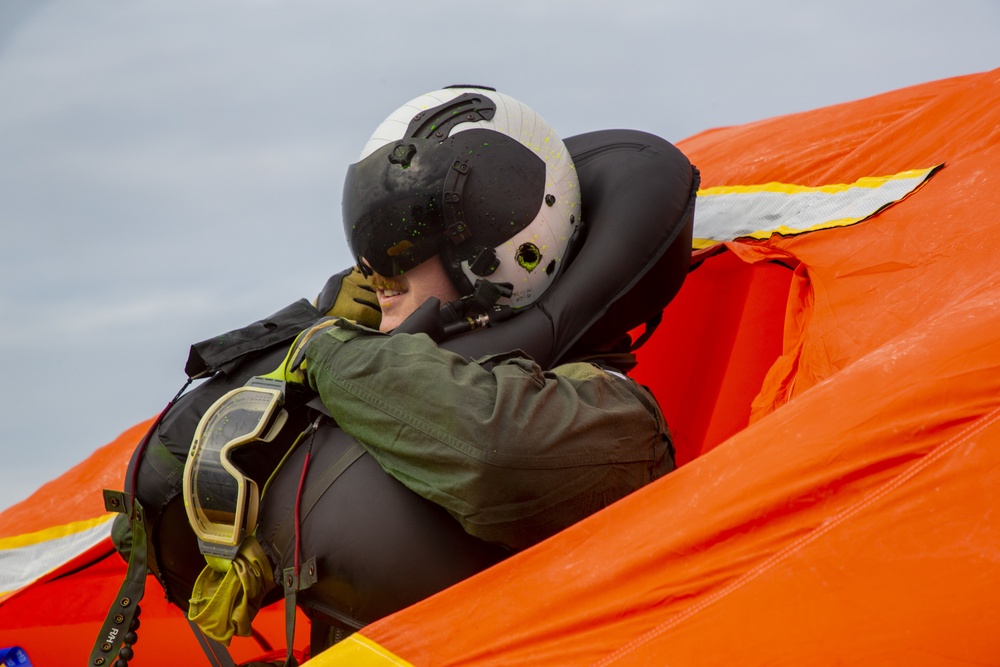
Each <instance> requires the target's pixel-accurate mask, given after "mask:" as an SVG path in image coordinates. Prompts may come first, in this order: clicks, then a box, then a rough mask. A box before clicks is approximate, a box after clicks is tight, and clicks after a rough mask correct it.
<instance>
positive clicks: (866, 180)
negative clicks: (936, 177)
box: [698, 167, 937, 197]
mask: <svg viewBox="0 0 1000 667" xmlns="http://www.w3.org/2000/svg"><path fill="white" fill-rule="evenodd" d="M936 168H937V167H931V168H930V169H909V170H907V171H901V172H900V173H898V174H892V175H891V176H864V177H862V178H859V179H858V180H856V181H855V182H854V183H831V184H828V185H820V186H815V187H814V186H808V185H793V184H791V183H764V184H763V185H717V186H715V187H711V188H702V189H701V190H699V191H698V196H699V197H711V196H714V195H732V194H747V193H753V192H780V193H784V194H788V195H794V194H799V193H802V192H823V193H826V194H835V193H838V192H845V191H847V190H852V189H854V188H869V189H870V188H879V187H882V186H883V185H885V183H886V182H888V181H899V180H907V179H912V178H919V179H920V180H923V179H925V178H926V177H927V175H928V174H929V173H930V172H931V171H934V169H936Z"/></svg>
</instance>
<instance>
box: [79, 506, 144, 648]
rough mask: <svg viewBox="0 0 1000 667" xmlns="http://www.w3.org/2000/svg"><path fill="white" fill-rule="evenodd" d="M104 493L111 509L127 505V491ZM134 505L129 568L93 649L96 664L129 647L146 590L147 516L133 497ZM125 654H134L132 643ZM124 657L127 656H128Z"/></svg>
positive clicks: (118, 509)
mask: <svg viewBox="0 0 1000 667" xmlns="http://www.w3.org/2000/svg"><path fill="white" fill-rule="evenodd" d="M104 497H105V505H106V506H107V507H108V509H109V511H121V510H123V509H124V506H125V502H124V501H125V499H124V494H121V493H115V492H109V491H105V494H104ZM132 509H133V511H132V550H131V553H129V558H128V569H127V570H126V571H125V581H123V582H122V585H121V587H120V588H119V589H118V596H117V597H116V598H115V601H114V603H113V604H112V605H111V609H109V610H108V615H107V617H106V618H105V619H104V625H102V626H101V632H100V634H98V635H97V642H96V643H95V644H94V648H93V650H92V651H91V652H90V660H89V661H88V663H87V664H88V665H93V666H94V667H101V666H102V665H108V664H110V663H111V662H112V661H114V660H116V659H118V658H119V655H118V654H119V652H120V651H121V650H122V649H123V648H124V647H126V642H125V637H126V636H127V635H128V634H129V632H130V631H131V630H132V621H133V619H135V617H136V616H137V615H138V613H139V602H140V601H141V600H142V596H143V595H144V594H145V592H146V572H147V570H146V565H147V561H146V548H147V543H146V518H145V514H144V513H143V511H142V505H140V504H139V502H138V501H133V504H132ZM126 655H128V656H131V648H130V647H129V648H128V651H126ZM121 658H122V659H125V660H126V661H127V660H128V658H126V657H125V656H121Z"/></svg>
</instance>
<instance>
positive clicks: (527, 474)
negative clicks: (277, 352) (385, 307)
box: [306, 321, 673, 549]
mask: <svg viewBox="0 0 1000 667" xmlns="http://www.w3.org/2000/svg"><path fill="white" fill-rule="evenodd" d="M306 371H307V374H308V379H309V383H310V385H311V386H312V388H313V389H315V390H316V391H317V392H318V393H319V395H320V398H321V399H322V401H323V403H324V405H326V407H327V409H328V410H329V411H330V413H331V415H332V416H333V418H334V419H336V421H337V423H338V424H339V425H340V427H341V428H343V429H344V430H345V431H346V432H347V433H349V434H350V435H352V436H353V437H354V438H356V439H357V440H358V441H359V442H360V443H361V444H362V446H364V447H365V449H366V450H367V451H368V452H369V453H370V454H371V455H372V456H373V457H374V458H375V459H376V460H377V461H378V462H379V464H380V465H381V466H382V467H383V468H384V469H385V470H386V471H387V472H388V473H389V474H391V475H392V476H393V477H395V478H396V479H398V480H399V481H400V482H402V483H403V484H404V485H406V486H407V487H409V488H410V489H411V490H413V491H414V492H416V493H418V494H419V495H421V496H423V497H424V498H427V499H428V500H431V501H433V502H435V503H437V504H439V505H441V506H443V507H444V508H445V509H447V510H448V511H449V512H450V513H451V514H452V515H453V516H454V517H455V518H456V519H458V520H459V521H460V522H461V524H462V526H463V527H464V528H465V529H466V531H468V532H469V533H471V534H473V535H476V536H478V537H480V538H482V539H484V540H487V541H490V542H495V543H500V544H504V545H506V546H508V547H510V548H512V549H522V548H524V547H527V546H530V545H531V544H534V543H535V542H538V541H539V540H541V539H544V538H545V537H548V536H549V535H552V534H554V533H555V532H557V531H559V530H561V529H563V528H565V527H567V526H569V525H571V524H572V523H575V522H576V521H579V520H580V519H582V518H583V517H585V516H587V515H589V514H591V513H593V512H595V511H597V510H599V509H601V508H602V507H604V506H606V505H608V504H610V503H612V502H614V501H615V500H618V499H619V498H621V497H623V496H625V495H626V494H628V493H630V492H632V491H634V490H636V489H638V488H639V487H641V486H643V485H645V484H647V483H649V482H650V481H652V480H653V479H656V478H657V477H660V476H661V475H663V474H666V473H667V472H669V471H670V470H672V469H673V457H672V446H671V443H670V437H669V434H668V431H667V427H666V424H665V423H664V420H663V417H662V415H661V414H660V411H659V408H658V407H657V405H656V402H655V401H654V400H653V398H652V397H651V396H650V395H649V394H648V392H646V391H645V390H644V389H643V388H642V387H640V386H639V385H637V384H636V383H635V382H633V381H632V380H630V379H627V378H624V377H621V376H618V375H616V374H611V373H608V372H606V371H604V370H602V369H600V368H598V367H596V366H594V365H591V364H585V363H573V364H566V365H564V366H560V367H557V368H556V369H555V370H553V371H551V372H543V371H542V369H541V368H540V367H539V366H538V365H537V364H536V363H534V362H533V361H531V360H530V359H527V358H525V357H523V356H518V355H516V354H514V355H503V356H498V357H491V358H486V359H481V360H478V361H476V362H470V361H467V360H466V359H465V358H464V357H461V356H460V355H457V354H454V353H451V352H449V351H447V350H443V349H441V348H439V347H438V346H437V345H436V344H435V343H434V342H433V341H432V340H431V339H430V338H428V337H427V336H424V335H422V334H417V335H405V334H404V335H396V336H387V335H385V334H380V333H378V332H376V331H372V330H370V329H366V328H364V327H361V326H358V325H355V324H353V323H350V322H347V321H341V322H340V323H338V326H334V327H330V329H329V330H328V331H327V332H326V333H324V334H322V335H320V336H318V337H317V338H316V340H315V341H314V342H312V343H310V345H309V348H308V350H307V352H306Z"/></svg>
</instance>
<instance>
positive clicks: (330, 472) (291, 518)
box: [272, 441, 365, 557]
mask: <svg viewBox="0 0 1000 667" xmlns="http://www.w3.org/2000/svg"><path fill="white" fill-rule="evenodd" d="M364 453H365V450H364V448H362V447H361V445H359V444H358V443H357V441H351V445H350V446H349V447H348V448H347V449H345V450H344V453H343V454H341V455H340V456H339V457H337V460H336V461H334V462H333V465H331V466H330V467H329V468H327V469H326V470H324V471H323V474H322V475H320V476H319V478H317V480H316V481H315V482H313V483H312V484H310V485H309V488H308V489H307V490H306V492H305V493H304V494H303V496H302V519H303V520H304V519H305V518H306V517H307V516H309V513H310V512H311V511H312V509H313V507H315V506H316V503H318V502H319V499H320V498H322V497H323V494H324V493H326V490H327V489H329V488H330V487H331V486H333V483H334V482H336V481H337V478H338V477H340V476H341V475H342V474H343V473H344V471H345V470H347V469H348V468H350V467H351V464H352V463H354V462H355V461H357V460H358V459H359V458H361V455H362V454H364ZM294 537H295V514H294V513H293V512H289V513H288V516H286V517H285V518H284V520H283V521H282V522H281V525H279V526H278V529H277V530H276V531H275V533H274V539H273V542H272V543H273V544H274V545H275V546H276V547H278V548H279V549H281V550H282V553H281V554H280V555H281V557H284V554H285V553H287V551H288V546H287V545H289V544H291V542H292V539H293V538H294Z"/></svg>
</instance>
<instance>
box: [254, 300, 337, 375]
mask: <svg viewBox="0 0 1000 667" xmlns="http://www.w3.org/2000/svg"><path fill="white" fill-rule="evenodd" d="M339 319H340V318H339V317H324V318H321V319H319V320H317V321H316V323H315V324H313V325H312V326H311V327H309V328H308V329H306V330H305V331H303V332H302V333H300V334H299V335H298V336H296V338H295V340H294V341H292V346H291V347H290V348H288V354H287V355H285V359H284V361H282V362H281V365H280V366H278V367H277V368H276V369H274V370H273V371H271V372H270V373H268V374H267V375H264V376H262V377H266V378H270V379H272V380H281V381H283V382H285V383H286V384H289V385H301V386H304V387H306V388H309V380H308V378H306V348H307V347H309V343H311V342H312V341H313V340H315V338H316V336H317V335H319V334H321V333H323V332H324V331H326V330H327V329H329V328H330V327H332V326H334V325H335V324H336V323H337V321H338V320H339Z"/></svg>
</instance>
